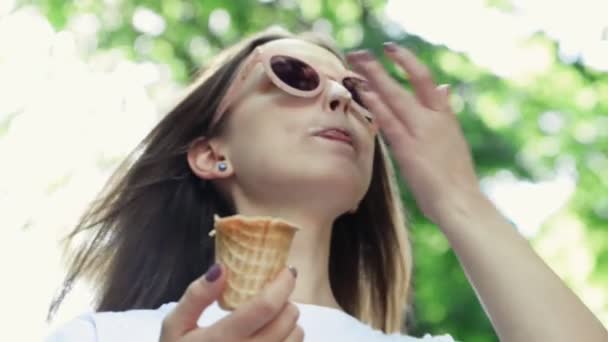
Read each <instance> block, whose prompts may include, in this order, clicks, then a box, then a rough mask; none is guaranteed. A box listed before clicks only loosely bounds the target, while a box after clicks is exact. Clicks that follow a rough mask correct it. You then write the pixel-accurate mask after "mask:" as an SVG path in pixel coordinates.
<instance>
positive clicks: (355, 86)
mask: <svg viewBox="0 0 608 342" xmlns="http://www.w3.org/2000/svg"><path fill="white" fill-rule="evenodd" d="M342 84H343V85H344V88H346V90H348V91H349V92H350V95H351V96H352V97H353V101H355V102H357V103H358V104H359V105H360V106H361V107H363V108H365V109H367V107H366V106H365V104H364V103H363V101H362V100H361V96H360V95H359V94H360V92H361V89H364V87H365V86H366V85H365V81H364V80H360V79H357V78H353V77H346V78H345V79H344V80H343V81H342Z"/></svg>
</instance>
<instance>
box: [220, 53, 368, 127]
mask: <svg viewBox="0 0 608 342" xmlns="http://www.w3.org/2000/svg"><path fill="white" fill-rule="evenodd" d="M284 50H285V49H284V48H283V49H281V51H279V49H272V48H267V47H266V48H264V47H263V46H258V47H257V48H255V50H254V51H253V53H252V56H250V57H249V58H248V60H246V61H245V62H244V63H243V66H242V67H241V70H242V71H241V72H237V75H238V76H237V78H236V79H235V80H234V81H233V82H232V84H231V85H230V87H229V88H228V90H227V91H226V95H225V96H224V98H223V99H222V101H221V103H220V105H219V107H218V110H217V112H216V115H215V117H214V119H213V120H212V122H211V126H214V125H215V124H216V123H217V122H218V121H219V120H220V118H221V116H222V115H224V113H225V112H226V111H227V109H228V107H229V106H230V105H231V103H232V102H233V101H234V99H235V97H236V96H237V94H238V93H239V91H240V88H241V87H242V85H243V83H244V80H245V79H246V78H247V76H248V75H249V73H250V72H251V70H252V69H253V67H254V66H255V65H256V64H257V63H261V64H262V66H263V67H264V72H265V73H266V75H267V76H268V78H269V79H270V80H271V81H272V83H273V84H274V85H275V86H277V87H278V88H279V89H281V90H283V91H284V92H286V93H288V94H290V95H293V96H297V97H304V98H312V97H315V96H317V95H319V94H320V93H321V92H322V91H323V90H324V89H325V87H327V86H328V84H329V82H328V79H329V76H328V75H326V74H324V73H321V72H319V71H318V70H317V69H315V68H314V67H313V66H312V64H313V63H310V62H307V61H306V58H304V57H302V56H296V55H295V54H293V53H291V52H286V51H284ZM340 83H341V84H342V86H343V87H344V88H345V89H346V90H347V91H348V92H349V94H350V98H351V101H349V106H348V108H349V109H351V110H352V112H353V113H355V114H356V116H357V117H358V118H359V119H360V120H361V121H362V122H363V124H364V125H365V126H366V127H367V128H368V130H369V131H370V133H371V134H372V135H376V133H377V132H378V125H377V122H376V120H375V119H374V116H373V115H372V113H370V112H369V110H368V109H367V108H366V107H365V104H363V101H362V100H361V96H360V95H359V94H360V92H361V91H362V90H363V89H365V86H366V83H367V81H366V80H365V79H364V78H363V77H361V76H360V75H358V74H356V73H355V72H352V71H350V70H346V71H344V72H342V73H341V75H340Z"/></svg>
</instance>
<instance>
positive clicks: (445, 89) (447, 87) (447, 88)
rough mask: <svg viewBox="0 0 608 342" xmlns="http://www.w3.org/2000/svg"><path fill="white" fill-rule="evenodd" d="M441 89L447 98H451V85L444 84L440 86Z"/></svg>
mask: <svg viewBox="0 0 608 342" xmlns="http://www.w3.org/2000/svg"><path fill="white" fill-rule="evenodd" d="M439 89H440V90H441V93H442V94H443V95H445V96H449V95H450V85H449V84H442V85H440V86H439Z"/></svg>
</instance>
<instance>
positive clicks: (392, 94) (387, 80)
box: [347, 51, 420, 127]
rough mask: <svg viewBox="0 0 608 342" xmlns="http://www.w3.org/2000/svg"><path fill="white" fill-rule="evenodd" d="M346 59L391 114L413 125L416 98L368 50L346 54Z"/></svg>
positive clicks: (416, 105) (417, 105)
mask: <svg viewBox="0 0 608 342" xmlns="http://www.w3.org/2000/svg"><path fill="white" fill-rule="evenodd" d="M347 59H348V62H349V63H350V64H351V65H352V67H353V68H354V69H355V70H356V71H357V72H358V73H360V74H361V75H363V76H364V77H365V78H366V79H367V81H368V82H369V83H370V85H371V86H372V88H373V90H375V91H376V93H377V94H378V95H379V97H380V98H381V99H382V101H384V102H385V103H386V105H387V106H388V107H389V108H390V109H391V112H392V113H393V115H398V119H399V120H401V121H402V122H403V123H404V124H405V125H407V126H408V127H413V125H415V119H416V118H414V116H415V113H416V112H417V108H419V107H420V104H419V103H418V101H417V100H416V98H415V97H414V96H413V95H412V94H410V93H409V92H408V91H407V90H405V89H403V87H402V86H401V84H399V83H397V82H396V81H395V80H393V79H392V77H391V76H390V75H389V74H388V73H387V72H386V71H385V70H384V67H383V66H382V64H380V63H379V62H378V61H377V60H376V59H375V58H374V57H373V56H372V55H371V54H370V53H369V52H367V51H358V52H352V53H350V54H348V55H347ZM401 113H402V114H401Z"/></svg>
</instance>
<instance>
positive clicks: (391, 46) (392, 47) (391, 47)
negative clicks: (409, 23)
mask: <svg viewBox="0 0 608 342" xmlns="http://www.w3.org/2000/svg"><path fill="white" fill-rule="evenodd" d="M383 45H384V51H387V52H395V51H397V44H395V43H394V42H385V43H384V44H383Z"/></svg>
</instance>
